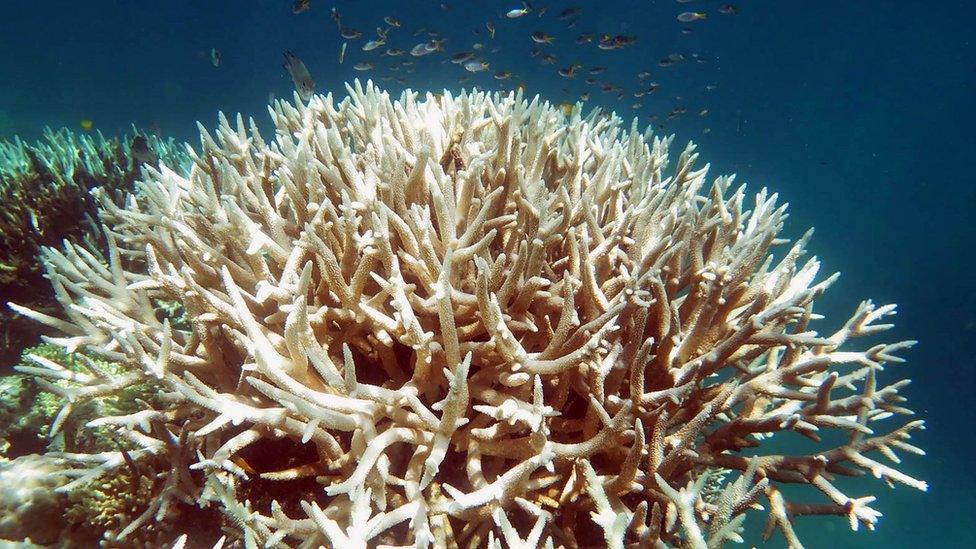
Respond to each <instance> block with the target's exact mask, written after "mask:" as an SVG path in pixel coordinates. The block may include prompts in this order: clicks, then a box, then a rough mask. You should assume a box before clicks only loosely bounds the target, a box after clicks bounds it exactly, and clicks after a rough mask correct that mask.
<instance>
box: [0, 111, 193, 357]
mask: <svg viewBox="0 0 976 549" xmlns="http://www.w3.org/2000/svg"><path fill="white" fill-rule="evenodd" d="M133 131H134V134H133V135H132V136H126V137H123V138H121V139H116V138H111V139H107V138H105V137H104V136H102V135H101V134H100V133H98V134H95V135H93V136H88V135H80V134H75V133H73V132H71V131H68V130H66V129H61V130H57V131H54V130H51V129H46V130H45V131H44V138H43V140H41V141H39V142H37V143H34V144H27V143H24V142H23V141H21V140H20V139H19V138H14V140H13V141H7V140H0V200H2V202H3V208H2V209H0V295H2V296H3V297H4V301H13V302H15V303H18V304H20V305H25V306H28V307H30V308H32V309H34V310H37V311H40V312H43V313H46V314H57V303H56V302H55V300H54V295H53V290H52V288H51V285H50V284H49V283H48V281H47V280H46V279H45V278H44V277H43V269H42V266H41V265H40V264H39V262H38V261H37V255H38V252H39V250H40V249H41V248H42V247H44V246H59V245H60V244H61V242H62V241H63V240H64V239H69V240H74V241H87V242H89V243H93V244H95V245H96V248H97V247H101V246H97V244H98V243H99V241H100V238H101V236H100V233H99V230H98V213H97V212H98V209H97V207H96V201H95V199H94V198H93V197H92V196H91V194H90V191H91V190H92V189H94V188H96V187H101V188H103V189H105V191H106V192H107V194H108V196H109V197H111V198H113V199H116V200H118V199H119V198H120V197H121V196H122V195H123V194H124V192H126V191H129V190H132V188H133V184H134V182H135V181H136V179H138V177H139V175H140V166H141V165H142V163H144V162H148V163H151V164H155V163H157V162H159V163H161V164H165V165H167V166H169V167H170V168H173V169H179V168H180V167H181V166H185V165H186V163H187V157H186V154H185V152H184V151H183V148H182V147H181V146H178V145H176V144H175V143H174V142H173V141H172V140H162V139H160V138H158V137H156V136H152V135H146V134H144V133H141V132H139V131H137V130H135V128H133ZM39 335H40V332H39V326H37V325H36V324H35V323H33V322H30V321H27V320H26V319H21V318H19V317H17V316H16V315H14V314H13V313H12V311H9V310H6V308H0V365H2V364H4V363H9V362H13V361H14V360H16V357H17V355H18V353H19V352H20V350H21V349H23V348H24V347H26V346H28V345H30V344H33V343H36V342H37V339H38V336H39Z"/></svg>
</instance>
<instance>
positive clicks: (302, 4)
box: [291, 0, 311, 14]
mask: <svg viewBox="0 0 976 549" xmlns="http://www.w3.org/2000/svg"><path fill="white" fill-rule="evenodd" d="M310 6H311V2H310V1H309V0H295V2H294V3H293V4H292V5H291V12H292V13H294V14H299V13H302V12H303V11H307V10H308V8H309V7H310Z"/></svg>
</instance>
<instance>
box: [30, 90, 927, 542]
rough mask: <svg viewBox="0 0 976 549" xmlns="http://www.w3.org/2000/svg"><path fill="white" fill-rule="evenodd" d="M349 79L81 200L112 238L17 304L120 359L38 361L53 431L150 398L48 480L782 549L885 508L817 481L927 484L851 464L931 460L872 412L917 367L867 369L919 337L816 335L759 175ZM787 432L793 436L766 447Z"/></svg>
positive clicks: (573, 123) (799, 250)
mask: <svg viewBox="0 0 976 549" xmlns="http://www.w3.org/2000/svg"><path fill="white" fill-rule="evenodd" d="M348 90H349V96H348V97H347V98H345V99H343V100H342V101H341V102H340V103H338V104H336V103H335V102H334V101H333V98H332V97H331V96H325V97H322V96H316V97H314V98H313V99H312V100H311V101H310V102H309V103H308V104H307V105H302V104H298V105H292V104H289V103H287V102H276V103H275V105H274V106H273V109H272V117H273V119H274V124H275V126H276V128H277V130H276V134H275V139H274V141H273V142H266V141H264V139H263V138H262V137H261V136H260V135H259V134H258V132H257V130H256V128H255V127H254V124H253V122H251V123H250V124H249V129H248V128H246V127H245V125H244V123H243V122H242V120H241V119H240V117H238V119H237V122H236V124H231V123H230V122H229V121H228V120H227V119H225V118H224V117H223V116H222V115H221V117H220V127H219V130H218V131H217V132H216V135H215V136H211V134H209V133H208V132H207V131H206V130H203V129H201V135H202V146H201V148H200V150H199V152H196V153H193V154H192V157H193V166H192V169H191V170H190V172H189V175H188V177H182V176H181V175H179V174H177V173H175V172H173V171H170V170H167V169H166V168H161V169H160V170H149V171H148V172H147V177H146V178H145V181H143V182H141V183H139V185H138V189H137V192H136V193H135V194H133V195H131V196H129V197H128V199H127V200H126V201H125V203H124V205H117V204H115V203H113V201H112V200H110V199H108V198H107V197H104V196H102V197H101V207H102V211H101V216H102V219H103V220H104V223H105V225H106V227H105V232H106V234H107V235H108V239H109V243H110V254H109V256H108V257H107V258H104V259H103V258H100V257H97V256H96V254H95V253H93V252H91V251H90V250H87V249H85V248H84V247H82V246H81V245H77V244H68V245H67V246H66V247H65V248H64V249H62V250H55V249H47V250H46V251H45V253H44V260H45V262H46V265H47V272H48V276H49V277H50V279H51V281H52V282H53V284H54V286H55V288H56V289H57V293H58V296H59V299H60V300H61V303H62V304H63V306H64V314H65V316H64V318H63V319H58V318H53V317H50V316H43V315H40V314H36V313H32V312H31V311H29V310H26V309H24V308H19V310H20V312H22V313H24V314H26V315H28V316H33V317H35V318H36V319H37V320H40V321H42V322H45V323H47V324H49V325H51V326H54V327H56V328H58V329H60V331H61V332H63V334H64V336H63V337H60V338H53V339H52V340H53V341H55V342H57V343H59V344H61V345H63V346H64V347H66V348H67V349H69V350H75V349H80V350H84V351H85V352H86V353H87V354H90V355H92V356H95V357H97V358H100V359H105V360H109V361H112V362H117V363H121V364H123V365H124V366H125V367H126V370H125V373H123V374H121V375H109V374H107V373H106V372H104V371H101V370H99V369H98V368H95V367H94V366H93V367H92V368H91V371H90V372H88V373H84V374H77V373H72V372H66V371H65V370H64V369H62V368H61V367H59V365H57V364H55V363H52V362H50V361H45V360H40V359H39V360H38V364H37V367H36V368H30V370H31V372H33V373H34V374H36V375H37V376H40V377H41V378H47V379H50V380H58V379H68V380H69V381H71V382H72V383H70V384H64V383H59V384H49V385H48V386H49V387H51V389H52V390H55V391H57V392H59V393H60V394H62V395H63V397H64V398H65V401H66V404H65V408H64V410H62V413H61V414H60V416H59V418H58V420H56V422H55V423H56V424H55V430H56V428H57V423H58V422H59V421H60V420H62V419H63V418H64V417H65V416H66V414H68V413H70V412H71V410H72V407H75V406H78V404H79V403H80V402H83V401H84V400H86V399H92V398H98V397H99V396H101V395H105V394H109V393H113V392H116V391H119V389H120V388H121V387H124V386H127V385H130V384H135V383H145V382H146V381H147V380H150V381H153V382H154V383H156V384H157V385H158V386H159V389H160V391H162V392H164V393H165V394H164V396H165V397H166V398H165V399H163V400H162V402H166V403H170V404H169V405H168V406H163V405H160V406H157V408H158V409H145V410H144V411H141V412H138V413H135V414H132V415H127V416H123V417H103V418H100V419H97V420H95V421H92V422H91V423H90V425H92V426H104V425H111V426H115V427H116V428H117V429H118V432H119V434H120V435H121V436H123V437H125V439H127V441H128V442H129V443H130V444H132V445H134V446H135V448H136V449H134V450H131V451H128V452H114V453H113V452H109V453H105V454H99V455H59V456H57V457H59V458H61V459H63V460H65V463H68V464H71V470H70V472H69V473H70V475H71V476H72V477H73V478H74V480H73V481H71V482H70V483H69V484H67V485H66V486H64V487H62V488H61V490H71V489H72V488H73V487H75V486H78V485H80V484H82V483H85V482H88V481H90V480H92V479H95V478H97V477H99V476H100V475H104V474H106V473H109V472H111V471H113V470H116V469H122V468H125V467H126V466H127V463H128V462H132V463H130V464H129V467H130V468H131V467H132V466H133V464H134V465H135V466H136V467H138V468H139V469H141V470H146V469H152V468H155V469H154V470H153V472H152V474H153V475H156V476H155V478H156V479H158V482H157V483H156V494H155V498H154V499H153V500H152V504H151V505H150V507H149V508H148V509H147V510H146V511H145V513H143V514H142V515H141V516H140V517H139V518H137V519H136V520H135V521H133V522H131V523H130V524H129V525H128V526H126V527H125V528H124V529H121V530H120V531H119V532H116V533H114V534H113V535H114V536H115V538H116V539H126V538H127V537H128V536H132V534H133V532H135V531H136V530H138V529H139V528H140V527H142V526H144V525H146V524H148V523H150V522H153V521H154V520H164V519H166V517H167V516H168V513H169V514H171V513H172V512H173V511H172V510H173V509H174V508H175V504H176V503H178V502H179V503H182V504H186V503H192V504H195V505H199V506H201V507H203V506H210V505H213V506H215V507H217V508H219V509H220V510H221V511H222V512H223V513H224V514H225V515H226V516H227V517H228V518H229V520H228V522H227V528H226V529H227V531H228V532H233V534H232V535H236V536H238V537H239V538H240V539H242V540H243V542H244V543H245V544H246V545H247V546H266V547H272V546H295V545H298V546H302V547H317V546H319V545H326V546H331V547H364V546H367V545H369V546H372V545H377V544H380V545H382V544H392V545H405V546H417V547H429V546H434V547H444V546H452V544H457V545H458V546H463V547H468V546H471V547H474V546H479V547H483V546H485V545H488V546H490V547H502V546H507V547H526V546H533V547H534V546H565V547H581V546H592V545H606V546H609V547H623V546H641V547H647V546H654V545H656V546H659V547H667V546H688V547H717V546H721V545H723V544H724V543H725V542H726V541H728V540H733V541H736V540H740V539H741V531H742V523H743V521H744V519H745V518H746V516H747V515H750V514H755V513H756V511H759V510H765V514H766V520H767V526H766V533H767V535H769V534H771V533H772V532H773V531H775V530H778V531H779V532H781V533H782V535H783V536H785V539H786V541H787V543H789V544H790V545H792V546H799V545H800V541H799V540H798V539H797V537H796V535H795V534H794V531H793V520H794V518H796V517H798V516H802V515H811V514H817V515H823V514H834V515H842V516H846V517H847V519H848V520H849V521H850V526H851V527H852V528H854V529H857V528H858V527H859V526H866V527H869V528H871V527H873V526H874V525H875V523H876V521H877V520H878V517H879V516H880V513H879V512H878V511H876V510H875V509H873V508H872V507H871V506H870V504H871V502H872V501H873V500H874V497H872V496H863V495H860V494H857V495H848V494H846V493H845V492H843V491H842V489H841V487H840V486H839V484H838V483H837V480H836V479H837V478H838V477H842V476H846V475H853V474H858V473H862V472H870V473H872V474H873V475H874V476H876V477H878V478H880V479H882V480H884V481H885V482H886V483H888V484H893V483H896V482H897V483H902V484H906V485H908V486H912V487H915V488H918V489H921V490H924V489H925V488H926V485H925V483H924V482H921V481H919V480H916V479H914V478H912V477H910V476H908V475H906V474H904V473H901V472H899V471H898V470H896V469H894V468H893V467H891V466H888V465H885V464H883V463H881V462H879V461H876V458H875V457H872V456H873V455H874V454H875V451H876V453H878V454H881V455H882V456H884V457H885V458H887V459H889V460H892V461H894V462H896V463H897V462H898V459H897V458H896V456H895V454H894V451H895V450H904V451H907V452H910V453H915V454H921V453H922V452H921V450H919V449H918V448H916V447H914V446H912V445H910V444H909V443H908V442H906V440H907V439H908V438H909V434H910V433H911V432H912V431H913V430H915V429H919V428H921V427H922V422H921V421H911V422H909V423H906V424H903V425H900V426H889V427H887V428H886V427H885V426H884V422H883V421H882V420H886V419H889V418H891V417H892V416H897V415H911V411H909V410H907V409H905V408H903V407H902V406H901V405H900V403H901V402H903V400H904V399H903V398H902V397H900V396H899V394H898V391H899V389H901V388H902V387H904V386H905V385H906V384H907V383H908V382H907V381H899V382H897V383H894V384H892V385H888V386H881V385H880V384H879V383H878V381H877V377H876V376H877V375H878V372H879V371H881V369H882V366H883V364H885V363H888V362H900V361H901V360H900V359H899V358H898V357H897V356H896V353H898V352H899V351H902V350H904V349H905V348H907V347H909V346H911V344H912V343H913V342H910V341H903V342H898V343H889V344H877V345H873V346H870V347H869V348H867V349H864V347H866V346H867V345H862V346H860V347H858V346H857V345H856V343H857V342H856V341H855V340H857V339H858V338H860V337H862V336H868V335H874V334H877V333H878V332H883V331H885V330H886V329H887V328H889V326H890V325H888V324H881V323H880V322H881V321H882V320H883V319H884V318H886V317H888V316H889V315H892V314H893V313H894V312H895V311H894V306H881V307H877V306H875V305H873V304H872V303H870V302H864V303H862V304H861V305H860V306H858V307H857V309H856V311H855V312H854V314H853V316H852V317H851V318H850V320H848V321H847V322H846V323H845V324H844V325H843V326H842V327H841V328H840V329H839V330H838V331H836V332H835V333H833V334H832V335H829V336H822V335H819V334H818V333H817V332H815V331H813V330H812V328H811V321H813V320H816V319H817V318H818V317H817V315H815V314H814V313H813V303H814V300H815V298H817V296H819V295H820V294H821V293H823V292H824V291H825V290H826V289H827V287H828V286H830V284H831V283H832V282H833V281H834V279H835V277H828V278H825V279H820V280H819V281H818V280H817V272H818V268H819V263H818V261H817V260H816V259H808V260H806V261H805V262H801V260H800V258H801V256H802V255H803V253H804V248H805V246H806V244H807V240H808V236H809V235H807V236H804V237H803V238H802V239H800V240H799V241H798V242H796V243H794V244H793V245H792V247H790V248H789V249H788V250H784V251H783V252H782V253H780V254H778V259H774V257H773V255H772V253H771V249H772V248H773V247H774V246H775V245H778V244H785V243H786V242H785V241H784V240H781V239H779V238H777V233H778V232H779V230H780V228H781V227H782V225H783V221H784V219H785V217H786V214H785V206H778V205H777V200H776V195H769V194H767V192H766V191H765V190H762V191H760V192H759V193H758V194H757V195H756V196H755V197H754V200H753V199H752V198H749V199H747V197H746V192H745V189H744V188H743V187H734V186H733V180H732V178H731V177H719V178H717V179H715V180H714V181H713V182H712V183H711V184H710V185H709V184H708V183H707V182H706V179H705V176H706V171H707V166H706V167H705V168H700V169H699V168H695V167H694V164H695V160H696V158H697V154H696V153H695V149H694V146H693V145H689V146H688V147H687V148H686V149H685V150H684V151H683V152H682V153H681V154H680V156H679V157H678V159H677V162H676V163H675V166H674V168H673V170H668V169H667V168H668V156H667V151H668V147H669V145H670V144H671V140H672V139H671V138H666V139H662V138H658V137H654V138H653V139H652V137H651V135H650V132H649V131H647V132H644V133H641V132H639V131H638V130H637V127H636V122H635V123H634V125H633V126H632V127H631V128H630V129H629V131H628V130H627V129H625V128H622V127H621V121H620V120H619V119H618V118H616V117H614V116H606V115H603V114H600V113H599V112H594V113H593V114H590V115H589V116H587V117H585V118H584V117H582V116H581V114H580V110H579V107H577V108H576V109H574V111H573V113H572V114H571V115H570V116H569V117H566V116H564V115H563V114H562V113H561V112H560V110H559V109H558V108H556V107H555V106H553V105H550V104H548V103H543V102H540V101H539V100H538V99H535V100H532V101H527V100H526V99H523V97H522V96H521V95H520V94H510V95H494V94H485V93H480V92H472V93H461V94H459V95H456V96H455V95H452V94H450V93H446V92H445V93H444V94H443V95H440V96H434V95H430V94H428V95H427V96H426V97H425V98H423V99H422V100H421V98H419V97H418V96H417V94H415V93H412V92H405V93H404V94H403V95H402V96H401V97H400V98H399V99H398V100H395V101H393V100H391V99H390V97H389V96H388V95H387V94H386V93H384V92H382V91H380V90H378V89H377V88H375V87H373V86H372V84H369V83H368V84H367V85H366V86H365V88H364V87H362V86H361V85H360V84H359V83H358V82H357V83H355V84H354V85H353V86H350V87H348ZM747 203H748V204H747ZM157 300H163V301H167V302H177V303H179V304H181V305H182V310H181V311H179V314H178V317H179V319H178V320H177V319H176V317H175V316H173V315H169V316H168V315H166V314H163V313H161V312H160V311H159V310H158V309H157V308H156V307H154V302H156V301H157ZM14 307H15V308H17V306H14ZM873 339H876V338H872V340H873ZM69 385H70V387H69ZM147 406H148V405H147ZM890 421H892V420H889V422H890ZM879 431H881V432H879ZM882 432H883V433H885V434H882ZM824 434H829V436H826V437H825V438H826V440H828V441H833V442H826V441H821V435H824ZM798 435H802V437H806V439H809V440H810V441H813V442H810V443H809V446H810V447H811V448H812V450H811V451H810V452H807V453H797V454H795V455H791V454H777V453H773V452H771V451H769V450H766V451H764V448H763V447H764V446H766V447H767V448H768V446H769V444H767V443H768V442H769V439H770V438H771V437H775V438H776V439H777V440H779V439H781V438H785V439H786V442H790V441H791V440H793V441H794V442H795V439H800V437H799V436H798ZM282 442H287V443H288V444H281V443H282ZM262 444H278V446H276V448H277V450H276V452H272V454H273V455H274V456H275V458H274V459H270V460H269V459H264V460H263V462H262V465H261V466H257V465H255V463H254V459H250V458H248V456H249V455H255V453H254V452H252V453H251V454H249V453H248V452H249V451H252V450H253V449H254V448H256V447H260V445H262ZM782 447H783V445H782V444H778V445H776V449H782ZM282 448H284V449H290V450H288V451H283V450H281V449H282ZM265 455H267V452H265ZM747 456H751V457H747ZM879 459H880V458H879ZM159 464H164V465H163V466H160V465H159ZM143 474H148V473H143ZM295 479H305V484H301V486H306V487H308V486H310V487H312V489H306V490H301V491H294V490H293V491H287V490H279V491H277V492H275V494H277V495H276V496H275V498H274V500H273V501H272V498H267V497H265V498H261V497H260V496H258V495H256V494H257V493H258V492H257V489H256V486H259V485H260V486H263V487H267V486H275V485H276V483H289V482H291V483H296V482H299V481H297V480H295ZM313 479H314V481H317V482H318V484H315V482H314V481H313ZM309 483H311V484H309ZM786 484H799V485H806V486H808V487H810V488H811V490H810V491H809V494H808V495H807V499H806V500H805V501H804V502H800V501H795V500H794V499H793V498H792V496H791V497H787V496H785V495H784V492H783V491H782V490H781V487H782V486H783V485H786ZM791 493H792V492H791ZM808 501H809V502H808ZM183 541H185V538H181V539H180V540H179V543H182V542H183Z"/></svg>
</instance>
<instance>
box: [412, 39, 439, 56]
mask: <svg viewBox="0 0 976 549" xmlns="http://www.w3.org/2000/svg"><path fill="white" fill-rule="evenodd" d="M428 46H430V44H428V43H427V42H421V43H419V44H417V45H416V46H414V47H412V48H410V55H412V56H414V57H420V56H423V55H427V54H428V53H430V52H432V51H434V50H433V49H430V48H429V47H428Z"/></svg>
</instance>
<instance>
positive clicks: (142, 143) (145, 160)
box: [129, 135, 156, 167]
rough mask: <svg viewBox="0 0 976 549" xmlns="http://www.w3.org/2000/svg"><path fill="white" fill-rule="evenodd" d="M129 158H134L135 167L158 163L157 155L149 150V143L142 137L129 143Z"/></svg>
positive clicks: (134, 138) (137, 136) (136, 137)
mask: <svg viewBox="0 0 976 549" xmlns="http://www.w3.org/2000/svg"><path fill="white" fill-rule="evenodd" d="M129 156H131V157H132V160H133V162H132V164H133V167H135V166H141V165H143V164H155V163H156V154H155V153H153V151H152V149H151V148H149V141H148V140H147V139H146V138H145V137H143V136H142V135H136V136H135V137H133V138H132V141H131V142H130V143H129Z"/></svg>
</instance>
